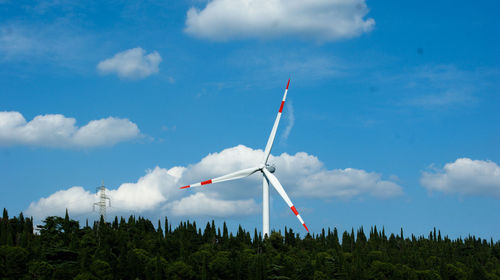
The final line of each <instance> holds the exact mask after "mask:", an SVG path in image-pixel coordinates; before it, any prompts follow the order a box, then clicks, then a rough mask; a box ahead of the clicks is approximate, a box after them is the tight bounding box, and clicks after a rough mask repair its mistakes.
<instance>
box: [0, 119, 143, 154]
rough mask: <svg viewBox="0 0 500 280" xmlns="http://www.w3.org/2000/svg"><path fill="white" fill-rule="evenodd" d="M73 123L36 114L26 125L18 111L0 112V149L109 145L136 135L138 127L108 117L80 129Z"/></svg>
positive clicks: (123, 120)
mask: <svg viewBox="0 0 500 280" xmlns="http://www.w3.org/2000/svg"><path fill="white" fill-rule="evenodd" d="M75 123H76V120H75V119H74V118H68V117H65V116H63V115H60V114H47V115H39V116H36V117H35V118H33V120H31V121H29V122H26V120H25V119H24V117H23V115H22V114H21V113H19V112H0V146H14V145H26V146H45V147H96V146H110V145H114V144H116V143H118V142H122V141H125V140H129V139H133V138H135V137H138V136H139V128H138V127H137V125H136V124H135V123H133V122H131V121H129V120H128V119H119V118H113V117H108V118H104V119H100V120H93V121H90V122H89V123H88V124H86V125H84V126H82V127H77V126H75Z"/></svg>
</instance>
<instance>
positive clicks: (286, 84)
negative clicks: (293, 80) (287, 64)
mask: <svg viewBox="0 0 500 280" xmlns="http://www.w3.org/2000/svg"><path fill="white" fill-rule="evenodd" d="M289 85H290V79H288V83H287V84H286V89H288V86H289Z"/></svg>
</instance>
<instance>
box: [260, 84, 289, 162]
mask: <svg viewBox="0 0 500 280" xmlns="http://www.w3.org/2000/svg"><path fill="white" fill-rule="evenodd" d="M289 85H290V79H288V83H287V84H286V89H285V94H284V95H283V100H281V106H280V110H279V111H278V115H277V116H276V120H275V121H274V125H273V129H272V130H271V135H269V139H268V140H267V145H266V149H265V150H264V162H263V163H264V164H266V163H267V159H268V158H269V154H270V153H271V148H272V147H273V142H274V138H275V137H276V130H278V124H279V123H280V119H281V112H282V111H283V106H285V100H286V94H287V93H288V86H289Z"/></svg>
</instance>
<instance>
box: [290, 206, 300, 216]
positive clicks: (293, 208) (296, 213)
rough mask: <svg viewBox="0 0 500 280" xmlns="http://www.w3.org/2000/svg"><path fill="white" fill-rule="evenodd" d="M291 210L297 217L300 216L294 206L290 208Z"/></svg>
mask: <svg viewBox="0 0 500 280" xmlns="http://www.w3.org/2000/svg"><path fill="white" fill-rule="evenodd" d="M290 209H292V211H293V213H294V214H295V216H297V215H298V214H299V212H297V209H295V206H293V205H292V207H290Z"/></svg>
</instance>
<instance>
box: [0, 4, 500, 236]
mask: <svg viewBox="0 0 500 280" xmlns="http://www.w3.org/2000/svg"><path fill="white" fill-rule="evenodd" d="M285 2H286V3H287V4H285ZM245 5H249V6H245ZM498 9H499V4H498V3H496V2H495V1H479V2H475V3H474V4H471V3H469V2H466V1H440V2H439V3H435V1H419V2H415V3H401V2H400V1H383V2H381V1H364V0H353V1H333V0H332V1H327V0H321V1H312V2H309V1H308V2H304V1H298V0H294V1H281V0H272V1H262V0H254V1H243V0H237V1H227V0H210V1H144V2H141V3H134V4H130V3H129V1H123V2H120V1H113V2H107V3H97V2H92V3H80V2H76V1H36V2H35V1H34V2H32V1H9V0H4V1H0V112H2V113H0V178H1V179H0V189H1V196H0V205H1V206H2V207H6V208H7V209H8V210H9V211H10V213H11V214H17V213H18V212H20V211H24V212H25V213H28V214H29V215H33V216H34V217H35V218H36V219H38V220H40V219H42V218H43V217H44V216H45V215H55V214H58V215H63V214H64V209H66V208H68V209H69V211H70V214H71V215H72V216H74V217H76V218H78V219H82V220H83V219H85V218H86V217H89V218H90V219H93V218H95V217H96V213H95V212H94V213H93V212H92V203H93V202H95V201H97V197H96V196H95V195H94V192H95V188H96V187H97V186H99V184H100V182H101V180H104V183H105V185H106V186H107V187H108V189H109V190H110V196H111V197H112V203H113V207H112V208H111V209H110V210H109V211H111V214H112V215H115V214H116V215H125V216H128V215H130V214H135V215H143V216H146V217H150V218H153V219H157V218H159V217H163V216H165V215H167V216H168V217H169V219H170V220H172V221H174V222H176V223H177V222H178V221H180V220H186V219H189V220H196V221H198V222H199V223H202V224H203V223H205V222H206V221H207V220H210V219H212V218H215V219H216V221H218V222H221V221H223V220H226V221H228V222H229V225H230V227H232V228H234V227H237V225H238V224H242V225H244V226H245V227H247V228H249V229H253V228H254V227H257V228H258V229H259V230H260V228H261V185H260V177H259V176H257V175H253V176H252V177H251V178H248V179H246V180H243V181H236V182H230V183H229V182H228V183H221V184H220V185H212V186H210V189H209V188H206V189H202V190H182V191H181V190H178V187H179V186H182V185H183V184H189V183H195V182H198V181H201V180H205V179H209V178H211V177H214V176H219V175H223V174H224V173H229V172H231V171H234V170H237V169H238V168H243V167H245V166H246V165H248V164H250V166H251V164H252V163H253V162H254V161H255V160H256V159H258V158H259V157H260V155H261V153H262V150H263V149H264V146H265V144H266V141H267V137H268V135H269V132H270V130H271V127H272V124H273V121H274V118H275V117H276V112H277V110H278V108H279V104H280V100H281V98H282V94H283V91H284V88H285V85H286V81H287V80H288V78H289V77H291V83H290V88H289V92H288V99H287V105H286V106H285V109H284V115H283V119H282V121H281V123H280V127H279V129H278V135H277V138H276V142H275V145H274V147H273V150H272V154H273V156H274V157H273V158H271V161H272V162H273V163H275V164H276V167H277V171H276V176H277V177H278V178H279V179H280V181H281V182H282V183H283V185H284V188H285V189H286V190H287V192H288V193H289V195H290V197H291V199H292V201H293V202H294V204H295V206H296V207H297V209H298V210H299V211H300V212H301V215H302V217H303V218H304V220H305V221H306V223H307V225H308V227H309V229H310V230H311V231H313V232H318V231H320V230H321V228H322V227H334V226H336V227H338V228H339V229H341V230H345V229H347V230H350V229H351V227H354V228H357V227H359V226H365V227H369V226H372V225H377V226H378V227H380V226H384V227H385V228H386V229H387V230H388V231H392V232H399V228H400V227H403V229H404V230H405V231H406V232H407V233H414V234H417V235H418V234H427V233H428V232H429V231H430V230H431V229H432V228H433V227H437V228H439V229H441V230H442V231H443V232H445V233H447V234H449V235H450V236H453V237H457V236H466V235H468V234H475V235H479V236H481V237H485V238H489V237H493V238H495V239H499V238H500V224H499V223H498V222H496V220H497V219H496V216H497V215H496V214H495V213H498V212H499V210H500V206H498V202H499V199H500V166H499V165H500V152H499V144H498V143H500V131H499V129H498V123H500V114H499V113H498V108H499V107H500V95H499V89H500V82H499V81H500V79H499V78H500V61H499V57H500V49H499V48H498V47H496V46H498V45H499V44H500V39H499V38H498V36H496V34H497V33H498V30H499V24H498V21H497V19H496V13H495V11H498ZM271 196H272V204H271V227H272V228H276V229H279V228H283V227H284V226H285V225H286V226H288V227H292V228H294V229H295V230H296V231H297V232H300V233H304V231H303V229H302V227H301V225H300V223H298V222H297V220H296V218H294V217H293V213H292V212H291V211H290V210H289V209H287V208H288V207H287V206H286V204H285V203H284V202H283V201H282V199H281V198H280V197H279V196H278V194H277V193H276V192H275V191H274V190H273V191H272V192H271Z"/></svg>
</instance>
